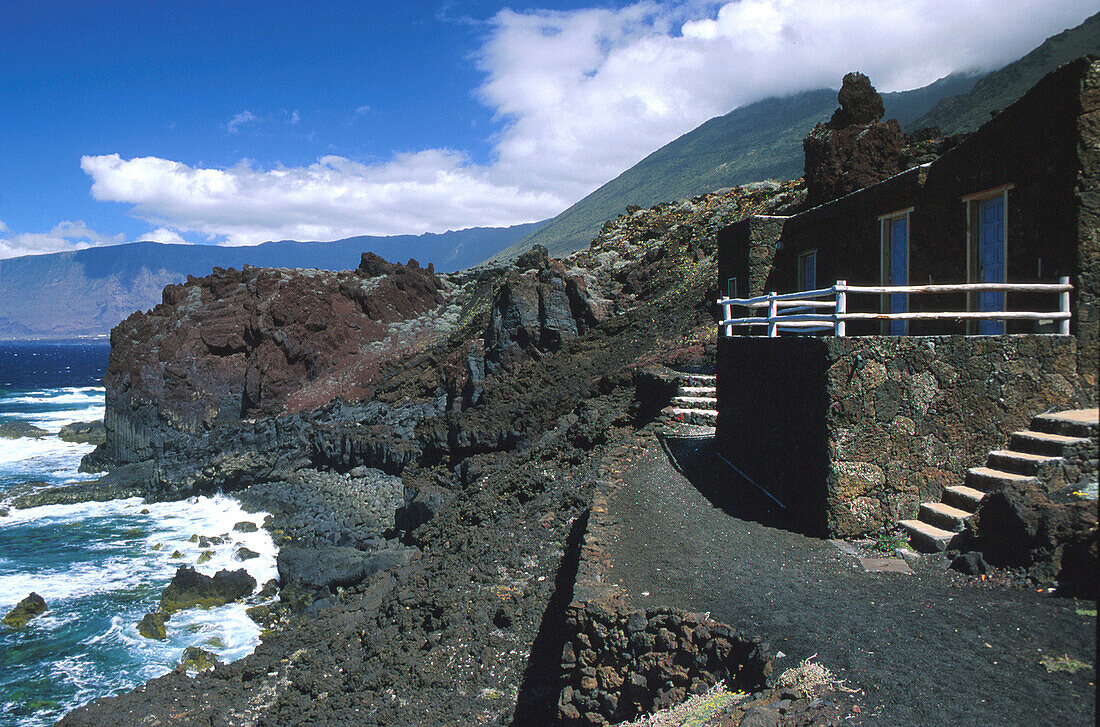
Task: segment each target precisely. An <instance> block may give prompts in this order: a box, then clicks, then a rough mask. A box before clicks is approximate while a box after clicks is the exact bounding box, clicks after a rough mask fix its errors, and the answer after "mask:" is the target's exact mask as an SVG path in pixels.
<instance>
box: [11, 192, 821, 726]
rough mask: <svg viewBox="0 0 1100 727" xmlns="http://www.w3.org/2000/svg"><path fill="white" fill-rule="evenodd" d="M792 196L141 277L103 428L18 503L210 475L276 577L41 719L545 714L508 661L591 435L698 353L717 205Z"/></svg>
mask: <svg viewBox="0 0 1100 727" xmlns="http://www.w3.org/2000/svg"><path fill="white" fill-rule="evenodd" d="M803 197H804V192H803V191H802V188H801V184H800V183H798V182H794V183H782V184H780V183H763V184H758V185H751V186H749V187H744V188H737V189H733V190H727V191H723V192H721V193H715V194H712V195H705V196H703V197H698V198H695V199H693V200H683V201H681V202H678V203H672V204H665V205H658V206H657V207H654V208H653V209H650V210H638V209H630V210H628V212H627V213H626V214H624V215H621V216H620V217H619V218H618V219H617V220H612V221H610V222H608V223H607V224H606V225H605V227H604V230H603V231H602V232H601V234H600V236H599V237H598V238H597V240H595V241H594V243H593V245H592V247H591V248H590V249H588V250H585V251H582V252H579V253H576V254H574V255H573V256H571V257H569V258H567V259H564V260H555V259H550V258H548V257H547V256H546V254H545V252H544V251H540V250H538V249H535V250H533V251H532V252H531V253H528V254H527V255H524V256H522V257H521V258H520V259H519V260H517V261H516V262H515V263H514V264H511V265H506V266H497V267H487V268H480V269H478V268H475V269H471V270H469V271H465V272H462V273H456V274H450V275H441V274H436V273H435V272H434V271H433V270H432V269H431V268H430V267H429V268H421V267H420V266H419V265H418V264H416V262H415V261H410V262H409V263H408V264H406V265H400V264H391V263H387V262H386V261H383V260H381V259H380V258H377V257H376V256H373V255H370V254H365V255H364V256H363V261H362V263H361V265H360V266H359V268H358V269H357V270H355V271H347V272H343V273H318V272H315V271H285V270H265V269H256V268H246V269H245V270H242V271H236V270H215V271H214V273H212V274H211V275H210V276H208V277H206V278H202V279H196V278H191V279H189V280H188V281H187V282H186V283H185V284H183V285H180V286H169V287H168V288H166V289H165V292H164V296H163V301H162V303H161V304H160V305H158V306H157V307H156V308H154V309H152V310H151V311H148V312H146V313H135V314H134V315H132V316H131V317H130V318H128V319H126V320H125V321H124V322H123V323H122V324H120V325H119V326H118V327H117V328H116V329H115V330H114V331H113V332H112V349H111V359H110V364H109V367H108V372H107V376H106V377H105V381H104V383H105V386H106V389H107V409H106V416H105V425H106V440H105V441H104V442H103V443H102V444H100V445H99V446H98V447H97V448H96V450H95V452H93V453H92V454H91V455H89V456H88V457H86V458H85V461H84V463H83V465H82V468H84V469H86V470H88V471H103V472H105V474H104V475H103V477H102V478H101V479H100V480H99V481H97V482H96V483H94V484H88V485H84V486H83V487H82V488H81V489H82V491H81V492H76V491H70V492H65V491H66V490H68V488H55V489H54V490H52V491H50V490H47V491H39V492H36V493H34V494H33V495H24V496H23V497H24V499H23V500H22V501H20V502H19V503H18V505H20V506H28V505H31V504H37V503H39V502H49V501H65V498H67V497H73V498H77V499H81V498H83V499H95V498H105V497H110V496H112V495H114V496H118V495H123V496H125V495H132V494H141V495H142V496H144V497H146V498H147V499H150V500H176V499H181V498H185V497H189V496H192V495H198V494H210V493H214V492H216V491H222V492H225V493H227V494H230V495H232V496H233V497H235V498H237V499H238V500H239V501H240V502H241V503H242V504H243V506H244V507H245V508H246V509H249V510H253V511H261V510H262V511H265V512H268V513H270V517H268V518H267V519H266V521H265V522H264V527H265V528H267V529H268V530H269V531H270V532H271V534H272V535H273V537H274V538H275V540H276V543H277V544H278V545H279V547H280V554H279V557H278V569H279V581H280V583H279V588H280V599H279V601H278V602H276V606H257V607H253V608H252V609H250V614H251V615H252V616H253V618H254V619H255V620H257V621H258V622H259V623H261V625H262V626H263V627H264V628H265V629H267V631H265V636H264V640H263V643H262V644H261V645H260V647H259V648H258V649H257V651H256V653H255V654H253V655H252V656H250V657H247V658H246V659H243V660H241V661H240V662H234V663H232V664H217V665H214V667H213V668H212V669H209V670H206V671H203V673H202V674H201V675H200V676H198V677H194V678H192V677H189V676H187V675H186V672H185V671H181V672H174V673H172V674H169V675H168V676H165V677H162V678H160V679H155V680H153V681H151V682H149V683H147V684H146V685H145V686H143V687H141V688H139V689H138V690H136V691H135V692H132V693H130V694H127V695H122V696H120V697H116V698H113V699H107V700H99V701H97V702H95V703H93V704H91V705H88V706H87V707H85V708H82V709H79V710H77V711H75V712H73V713H70V714H69V715H68V716H67V717H66V718H65V719H64V720H63V721H62V724H93V723H97V722H100V721H102V720H103V719H109V718H119V717H122V716H125V719H134V718H136V716H137V715H138V714H139V713H148V714H155V713H158V712H159V711H160V710H161V709H162V708H163V707H164V705H165V704H167V702H168V701H171V702H173V703H175V701H176V700H183V702H188V701H189V700H194V704H195V705H198V704H200V703H201V704H202V705H204V706H202V707H201V708H198V709H196V710H195V712H194V714H195V719H194V721H193V722H188V723H196V724H197V723H203V721H202V720H203V719H204V717H201V716H200V715H207V716H211V717H212V716H213V715H222V716H223V717H224V716H225V715H229V714H233V713H235V711H234V710H236V707H233V706H231V705H233V704H238V703H240V702H242V701H243V702H248V703H250V704H252V705H253V707H251V709H253V710H254V711H253V712H251V713H250V714H253V715H254V716H258V715H260V714H263V715H265V719H267V720H270V721H273V722H278V723H286V724H294V723H299V724H304V723H310V724H318V723H319V724H323V723H331V724H340V723H348V724H352V723H354V724H422V723H423V720H424V715H426V714H427V715H432V716H433V717H438V718H439V719H442V720H444V721H445V720H446V719H452V720H455V721H458V722H462V723H467V722H470V721H474V720H476V719H479V718H483V717H485V716H487V715H492V717H491V719H492V720H493V721H495V722H500V721H502V720H503V721H508V719H511V718H512V716H514V715H518V714H523V715H526V716H525V717H524V720H525V721H524V723H525V724H527V723H531V724H537V723H540V722H549V721H555V720H557V719H558V718H559V714H558V712H559V706H558V703H559V696H560V695H559V692H560V690H561V689H562V687H564V686H565V679H566V678H565V676H564V675H562V674H560V673H555V674H551V675H539V677H538V678H537V679H536V678H535V677H534V673H535V672H537V671H538V668H536V665H537V664H538V663H540V662H542V661H543V660H544V659H545V654H543V655H541V656H540V650H545V648H546V644H545V643H544V642H545V641H547V640H548V639H549V640H554V641H555V643H558V644H559V646H558V653H556V654H554V655H553V656H552V657H550V658H549V660H548V662H547V663H551V664H553V667H552V669H553V670H558V669H560V666H559V662H560V655H561V651H560V644H561V643H563V642H562V641H561V640H562V639H563V638H564V637H563V636H562V629H563V628H566V626H565V622H564V620H562V618H560V613H563V611H562V605H561V603H560V602H561V601H562V600H563V599H564V600H566V601H568V600H571V599H570V592H571V590H572V583H571V575H570V567H571V563H572V562H573V559H574V558H575V553H576V550H577V547H578V538H579V537H580V535H581V533H582V532H583V523H584V522H585V520H586V515H585V512H586V509H587V507H588V503H589V499H590V497H591V493H592V485H591V483H592V481H593V478H594V477H595V475H596V473H597V471H598V468H599V463H600V461H601V458H602V457H603V456H604V454H605V452H606V451H607V450H608V449H609V448H610V447H612V446H614V444H615V443H616V442H621V441H623V438H624V437H630V436H632V435H631V434H630V433H631V432H632V431H633V430H634V429H635V428H636V427H637V426H640V425H642V424H643V423H644V421H645V419H646V417H648V416H649V415H650V414H651V413H652V412H651V410H652V408H653V407H652V406H648V407H647V406H645V405H643V404H639V397H638V392H643V393H642V394H641V398H642V399H645V398H646V397H647V396H648V394H646V393H645V392H647V391H648V389H647V386H646V381H647V379H646V377H645V375H644V373H643V372H644V371H645V370H646V369H647V367H652V366H654V365H659V364H683V363H694V364H696V365H706V364H707V362H708V361H713V353H714V345H713V335H714V324H713V319H712V316H711V311H710V310H709V309H708V304H707V303H706V301H708V300H710V299H711V298H713V297H714V293H715V292H716V289H715V287H714V282H713V281H714V269H715V262H714V253H715V246H716V233H717V230H718V229H719V228H721V227H723V226H725V225H727V224H730V223H731V222H733V221H735V220H737V219H740V218H742V217H744V216H745V215H747V214H758V213H768V212H774V211H777V210H780V209H783V208H784V207H789V206H791V205H797V204H798V203H800V202H801V200H802V199H803ZM573 567H575V566H573ZM555 614H558V615H555ZM731 668H733V667H732V665H731ZM736 668H739V667H736ZM341 670H342V671H341ZM273 673H274V674H278V675H279V676H278V677H273V676H271V675H272V674H273ZM720 676H721V675H716V676H715V677H713V678H711V679H710V681H711V682H713V681H714V679H716V678H719V677H720ZM288 680H289V683H288ZM257 682H258V683H257ZM322 684H323V685H324V687H322ZM702 684H703V682H700V684H699V685H697V686H698V687H699V688H702ZM456 685H457V686H456ZM654 688H656V684H655V685H654ZM322 694H324V696H323V697H321V696H319V695H322ZM249 695H251V697H250V696H249ZM258 695H265V696H263V699H259V700H257V699H256V697H257V696H258ZM250 699H251V702H250V701H249V700H250ZM318 700H320V701H318ZM307 703H308V704H309V705H311V706H309V707H306V706H305V705H306V704H307ZM650 703H652V701H651V699H649V698H644V697H643V698H642V699H641V700H640V701H639V704H650ZM158 705H159V706H158ZM353 705H354V706H353ZM433 721H434V720H433ZM185 722H187V720H185ZM232 722H233V720H230V723H232Z"/></svg>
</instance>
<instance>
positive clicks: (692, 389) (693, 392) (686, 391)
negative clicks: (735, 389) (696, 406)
mask: <svg viewBox="0 0 1100 727" xmlns="http://www.w3.org/2000/svg"><path fill="white" fill-rule="evenodd" d="M676 393H677V394H679V395H680V396H715V395H716V394H717V393H718V389H716V388H714V387H713V386H681V387H680V389H679V390H678V391H677V392H676Z"/></svg>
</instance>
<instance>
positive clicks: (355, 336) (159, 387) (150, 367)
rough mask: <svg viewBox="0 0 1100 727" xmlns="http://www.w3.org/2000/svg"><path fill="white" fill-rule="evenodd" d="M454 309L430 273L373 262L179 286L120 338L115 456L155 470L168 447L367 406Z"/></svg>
mask: <svg viewBox="0 0 1100 727" xmlns="http://www.w3.org/2000/svg"><path fill="white" fill-rule="evenodd" d="M444 300H445V295H444V292H443V286H442V284H441V283H440V280H439V278H438V277H437V276H436V275H435V274H434V272H433V271H432V270H431V269H430V268H428V269H424V268H421V267H419V266H418V265H417V264H416V262H415V261H410V263H409V264H408V265H394V264H390V263H387V262H385V261H384V260H382V259H381V258H379V257H377V256H375V255H372V254H370V253H367V254H364V256H363V261H362V263H361V264H360V266H359V268H358V269H357V270H353V271H346V272H338V273H333V272H327V271H316V270H284V269H269V268H252V267H246V268H245V269H244V270H232V269H231V270H221V269H218V270H215V271H214V273H213V274H211V275H209V276H207V277H205V278H189V279H188V281H187V282H186V283H185V284H182V285H169V286H168V287H166V288H165V289H164V293H163V302H162V303H161V304H160V305H158V306H156V307H155V308H153V309H152V310H150V311H148V312H146V313H134V314H132V315H131V316H130V317H128V318H127V319H126V320H124V321H123V322H122V323H120V324H119V325H118V326H117V327H116V328H115V329H114V330H113V331H112V332H111V359H110V364H109V366H108V369H107V374H106V376H105V378H104V386H105V387H106V390H107V402H106V403H107V411H106V417H105V420H106V426H107V432H108V434H107V447H106V455H107V456H108V457H109V458H110V460H112V461H114V462H116V463H126V462H134V461H139V460H144V459H149V458H150V457H152V456H153V455H154V453H155V451H156V450H157V448H158V447H162V446H163V445H164V443H165V441H166V440H171V439H178V438H180V437H181V436H184V435H194V434H197V433H199V432H202V431H203V430H207V429H210V428H212V427H218V426H226V425H236V424H238V423H239V422H240V421H241V420H242V419H250V418H255V417H258V416H272V415H280V414H292V413H294V412H296V411H301V410H303V409H309V408H314V407H316V406H318V405H320V404H324V403H326V402H328V401H329V400H331V399H332V398H334V397H335V396H336V395H337V394H340V395H341V396H344V397H346V398H357V396H359V395H362V394H364V393H365V390H364V389H363V388H362V383H363V382H365V381H369V380H370V378H371V377H372V376H373V375H374V374H376V373H377V371H378V368H379V366H380V365H382V363H384V362H385V361H387V360H390V359H392V358H394V357H397V356H400V355H401V354H402V353H404V352H406V351H408V350H409V349H410V348H412V347H414V346H415V345H417V344H418V343H421V342H423V341H426V340H431V338H432V337H434V336H435V335H437V334H438V332H439V331H438V328H433V326H432V323H433V320H432V319H433V316H438V314H439V313H440V312H441V310H440V309H441V305H442V304H443V302H444ZM426 314H432V315H426ZM420 316H424V317H423V318H422V319H420V320H419V321H418V322H419V323H420V325H415V326H407V327H402V326H401V325H400V324H401V323H402V322H404V321H407V320H409V319H410V318H417V317H420Z"/></svg>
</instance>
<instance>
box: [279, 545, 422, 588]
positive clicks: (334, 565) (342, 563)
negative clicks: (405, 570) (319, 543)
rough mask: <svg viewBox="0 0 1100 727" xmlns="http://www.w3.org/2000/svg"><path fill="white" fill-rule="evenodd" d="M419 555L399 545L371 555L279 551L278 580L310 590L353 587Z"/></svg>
mask: <svg viewBox="0 0 1100 727" xmlns="http://www.w3.org/2000/svg"><path fill="white" fill-rule="evenodd" d="M418 552H419V551H418V550H416V549H415V548H407V547H403V546H401V545H399V544H394V545H393V546H391V547H388V548H383V549H381V550H377V551H375V552H372V553H367V552H364V551H362V550H356V549H355V548H337V547H330V548H296V547H284V548H282V549H281V550H280V551H279V559H278V565H279V580H280V582H281V583H282V584H283V586H284V587H285V586H294V587H298V588H303V589H307V590H316V589H318V588H335V587H337V586H350V585H354V584H356V583H359V582H360V581H362V580H363V579H365V578H367V577H368V576H371V575H373V574H375V573H377V572H378V571H380V570H386V569H388V568H392V567H394V566H396V565H401V564H403V563H407V562H408V561H409V559H411V558H412V557H413V556H414V555H415V554H417V553H418Z"/></svg>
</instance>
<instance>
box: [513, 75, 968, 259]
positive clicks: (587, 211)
mask: <svg viewBox="0 0 1100 727" xmlns="http://www.w3.org/2000/svg"><path fill="white" fill-rule="evenodd" d="M973 83H974V78H973V77H970V76H965V75H952V76H948V77H946V78H943V79H940V80H939V81H936V82H935V83H933V84H930V85H929V86H926V87H924V88H920V89H915V90H912V91H904V92H900V93H888V94H883V101H884V103H885V104H886V113H887V115H888V116H890V117H892V118H898V119H899V120H900V121H902V122H903V123H904V122H906V121H910V120H912V119H913V118H915V117H916V116H917V115H918V114H921V113H923V112H924V111H925V110H927V109H928V108H929V107H930V106H931V105H932V104H933V103H935V102H936V101H938V100H939V99H941V98H943V97H945V96H949V95H952V94H956V93H960V92H961V91H964V90H966V89H967V88H969V87H970V85H971V84H973ZM834 108H836V90H835V89H827V88H823V89H819V90H816V91H806V92H804V93H800V94H797V95H794V96H787V97H785V98H769V99H765V100H763V101H759V102H757V103H754V104H750V105H748V106H743V107H741V108H738V109H734V110H733V111H731V112H730V113H728V114H726V115H725V116H718V117H715V118H713V119H711V120H709V121H707V122H706V123H704V124H703V125H702V126H699V127H698V128H696V129H694V130H693V131H690V132H688V133H687V134H684V135H683V136H681V137H680V138H678V139H676V140H674V141H672V142H670V143H668V144H666V145H665V146H663V147H661V148H660V149H658V150H657V151H655V152H653V153H652V154H650V155H649V156H647V157H646V158H645V159H643V160H642V161H640V162H638V164H636V165H634V166H633V167H631V168H630V169H628V170H626V171H625V172H623V173H622V174H620V175H619V176H618V177H616V178H615V179H613V180H611V181H610V182H608V183H607V184H605V185H603V186H602V187H600V188H599V189H597V190H596V191H595V192H593V193H592V194H590V195H588V196H587V197H585V198H584V199H582V200H581V201H580V202H577V203H576V204H575V205H573V206H572V207H570V208H569V209H567V210H565V211H564V212H562V213H561V214H560V215H558V216H557V217H555V218H554V219H553V220H551V221H550V223H549V224H547V225H546V227H544V228H542V229H541V230H539V231H538V232H536V233H535V234H533V235H531V236H530V237H528V238H526V239H524V240H521V241H520V242H519V243H518V244H516V245H514V246H512V247H510V248H508V249H507V250H504V251H503V252H501V253H500V254H499V255H497V258H498V259H504V258H507V257H510V256H513V255H516V254H518V253H520V252H523V251H524V250H527V249H528V248H530V247H531V245H536V244H538V245H544V246H545V247H546V249H547V250H549V251H550V253H551V254H552V255H564V254H567V253H569V252H572V251H573V250H577V249H580V248H582V247H585V246H587V245H588V243H589V241H590V240H591V239H592V238H593V237H594V236H595V235H596V233H597V232H598V231H599V229H600V226H601V225H602V224H603V222H604V220H607V219H609V218H611V217H614V216H615V215H617V214H619V213H620V212H622V211H623V209H624V208H625V207H626V206H627V205H638V206H639V207H649V206H652V205H654V204H657V203H658V202H667V201H670V200H675V199H681V198H684V197H694V196H696V195H699V194H704V193H706V192H713V191H714V190H716V189H721V188H723V187H735V186H738V185H741V184H747V183H749V182H757V181H760V180H762V179H791V178H793V177H798V176H801V175H802V137H804V136H805V135H806V132H808V131H809V130H810V129H811V128H813V126H814V124H817V123H819V122H822V121H827V120H828V119H829V116H830V115H832V113H833V109H834Z"/></svg>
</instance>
